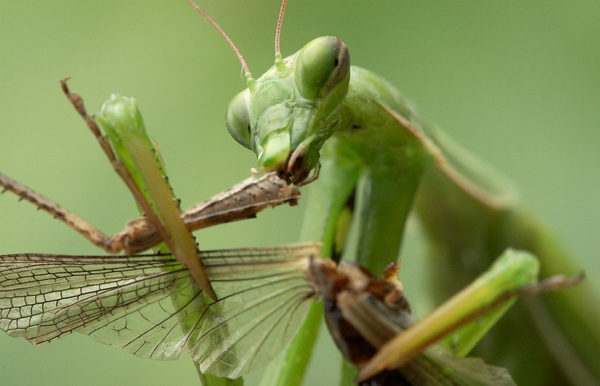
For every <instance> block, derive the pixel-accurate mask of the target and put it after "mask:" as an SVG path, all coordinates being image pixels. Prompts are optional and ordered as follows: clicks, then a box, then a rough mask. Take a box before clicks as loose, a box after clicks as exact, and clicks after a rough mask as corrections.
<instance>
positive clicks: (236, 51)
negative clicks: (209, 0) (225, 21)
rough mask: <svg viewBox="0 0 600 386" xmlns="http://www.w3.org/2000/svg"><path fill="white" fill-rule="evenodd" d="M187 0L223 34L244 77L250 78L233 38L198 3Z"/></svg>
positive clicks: (250, 75) (248, 69)
mask: <svg viewBox="0 0 600 386" xmlns="http://www.w3.org/2000/svg"><path fill="white" fill-rule="evenodd" d="M187 2H188V3H189V4H190V5H191V6H192V7H194V9H195V10H196V11H198V12H200V14H201V15H202V16H203V17H204V18H205V19H206V20H207V21H208V22H209V23H210V24H212V26H213V27H215V29H216V30H217V31H219V33H220V34H221V36H223V38H224V39H225V41H227V43H228V44H229V47H231V49H232V50H233V52H234V53H235V55H236V56H237V57H238V60H239V61H240V63H241V64H242V68H243V69H244V73H245V74H244V75H245V76H246V79H251V78H252V74H251V73H250V68H249V67H248V65H247V64H246V61H245V60H244V56H243V55H242V53H241V52H240V50H238V48H237V47H236V45H235V44H234V43H233V40H231V38H230V37H229V35H227V33H226V32H225V31H223V29H222V28H221V26H219V24H217V22H216V21H214V20H213V18H212V17H210V16H209V15H208V13H207V12H206V11H205V10H204V9H202V8H201V7H200V6H199V5H198V4H196V3H195V2H194V1H193V0H187Z"/></svg>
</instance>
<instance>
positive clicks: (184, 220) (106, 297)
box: [0, 80, 319, 378]
mask: <svg viewBox="0 0 600 386" xmlns="http://www.w3.org/2000/svg"><path fill="white" fill-rule="evenodd" d="M61 85H62V89H63V91H64V93H65V95H66V96H67V97H68V99H69V100H70V101H71V103H72V104H73V106H74V107H75V109H76V110H77V112H78V113H79V114H80V115H81V117H82V118H83V119H84V121H85V122H86V123H87V125H88V127H89V128H90V130H91V131H92V133H93V134H94V136H95V137H96V139H97V140H98V142H99V143H100V145H101V147H102V149H103V150H104V152H105V154H106V155H107V157H108V159H109V161H110V162H111V164H112V165H113V167H114V169H115V170H116V171H117V173H118V174H119V175H120V176H121V178H122V179H123V181H124V182H125V183H126V185H127V186H128V187H129V188H130V191H131V193H132V195H133V196H134V197H135V199H136V201H137V203H138V205H139V206H140V208H141V210H142V211H143V213H144V214H145V216H144V217H139V218H136V219H133V220H131V221H129V222H128V223H127V225H126V228H125V230H124V231H122V232H120V233H118V234H116V235H115V236H113V237H107V236H105V235H104V234H103V233H102V232H100V231H99V230H98V229H96V228H95V227H93V226H92V225H90V224H88V223H87V222H85V221H84V220H82V219H81V218H79V217H78V216H76V215H74V214H73V213H71V212H69V211H68V210H66V209H64V208H62V207H61V206H59V205H58V204H56V203H54V202H52V201H50V200H49V199H47V198H45V197H43V196H41V195H40V194H38V193H36V192H34V191H32V190H31V189H29V188H27V187H26V186H24V185H22V184H20V183H19V182H17V181H15V180H12V179H11V178H9V177H7V176H5V175H3V174H0V185H1V186H2V187H3V188H4V190H5V191H11V192H13V193H15V194H17V195H18V196H19V197H20V198H22V199H24V200H27V201H29V202H31V203H33V204H34V205H36V206H37V207H38V208H39V209H42V210H45V211H47V212H48V213H50V214H51V215H53V216H54V217H55V218H57V219H59V220H61V221H63V222H64V223H65V224H67V225H69V226H70V227H71V228H73V229H74V230H76V231H77V232H78V233H80V234H81V235H82V236H84V237H86V238H87V239H88V240H89V241H91V242H92V243H94V244H95V245H96V246H98V247H101V248H103V249H105V250H106V251H107V252H109V253H116V252H120V251H121V250H124V251H125V252H126V255H127V256H124V257H118V256H108V257H99V256H64V255H44V254H20V255H4V256H1V257H0V272H1V274H0V275H1V277H2V279H1V280H0V328H2V329H3V330H4V331H6V332H8V333H9V334H10V335H12V336H16V337H20V336H23V337H26V338H27V339H28V340H30V341H31V342H32V343H33V344H42V343H47V342H50V341H52V340H55V339H57V338H60V337H61V336H63V335H65V334H69V333H71V332H73V331H80V332H83V333H86V334H88V335H91V336H93V337H95V338H96V339H97V340H99V341H101V342H104V343H107V344H110V345H117V346H122V347H124V348H126V349H127V350H128V351H131V352H132V353H135V354H136V355H138V356H141V357H150V358H155V359H170V358H176V357H179V355H180V353H181V351H182V349H183V348H185V347H188V346H189V348H190V350H192V351H196V353H197V354H196V356H195V358H194V360H195V361H196V363H198V366H199V367H198V369H199V373H200V371H202V372H204V371H205V370H207V371H209V372H210V373H216V374H219V375H221V374H226V375H229V376H230V377H231V378H236V377H237V376H239V375H240V374H243V373H244V372H246V371H248V370H245V369H246V368H249V369H253V368H255V367H257V366H260V365H261V360H262V363H264V361H265V360H268V359H270V358H269V355H270V356H272V355H274V353H277V350H272V348H271V346H273V344H272V342H271V341H270V339H276V341H277V342H280V343H279V344H285V342H286V341H287V340H289V338H290V337H291V336H292V335H293V334H294V332H295V329H294V328H293V325H294V324H295V325H299V324H300V322H301V320H302V318H301V317H296V313H297V312H300V313H302V312H301V311H302V308H301V307H294V308H289V307H288V306H287V304H290V302H289V301H286V300H288V297H287V296H285V294H286V293H290V294H291V296H297V294H298V292H297V291H294V289H295V286H294V285H291V287H290V288H286V287H287V285H288V284H290V283H291V284H293V282H294V279H295V278H296V280H297V277H300V278H302V273H301V272H300V273H294V272H292V273H291V274H290V275H288V274H287V273H286V269H287V270H290V269H291V268H293V261H295V260H297V259H299V258H306V257H310V256H316V255H317V254H318V250H319V245H318V244H305V245H298V246H289V247H288V246H286V247H279V248H271V249H269V248H263V249H241V250H229V251H213V252H205V253H200V252H199V251H198V250H197V247H196V243H195V240H194V239H193V237H192V235H191V231H193V230H196V229H201V228H205V227H208V226H211V225H216V224H221V223H225V222H229V221H235V220H239V219H244V218H250V217H255V216H256V214H257V213H258V212H260V211H261V210H263V209H265V208H267V207H271V206H277V205H281V204H284V203H289V204H291V205H295V204H296V203H297V199H298V198H299V196H300V194H299V192H298V190H297V188H294V187H289V186H288V185H287V184H286V183H285V182H284V181H282V180H281V179H279V178H278V177H277V176H275V175H273V174H267V175H265V176H263V177H262V178H260V179H254V178H251V179H249V180H246V181H244V182H242V183H240V184H238V185H236V186H234V187H233V188H231V189H229V190H227V191H225V192H223V193H221V194H219V195H217V196H215V197H213V198H212V199H209V200H207V201H205V202H203V203H200V204H198V205H195V206H194V207H192V208H190V209H187V210H185V211H182V212H180V210H179V208H178V202H177V201H176V200H174V198H173V193H172V191H171V188H170V185H169V184H168V182H167V179H166V176H165V174H164V165H163V163H162V159H161V157H160V154H159V153H158V149H157V148H156V145H155V144H154V143H153V142H152V141H151V140H150V138H149V137H148V135H147V134H146V131H145V126H144V122H143V120H142V117H141V114H140V112H139V110H138V108H137V104H136V102H135V100H133V99H131V98H124V97H121V96H118V95H113V96H112V97H111V98H110V99H109V100H108V101H107V102H106V103H105V104H104V106H103V108H102V111H101V112H100V113H99V114H98V115H97V116H95V117H92V116H89V115H88V114H87V111H86V109H85V107H84V104H83V100H82V99H81V97H80V96H79V95H78V94H76V93H72V92H71V91H70V90H69V88H68V86H67V81H66V80H62V81H61ZM103 133H106V134H103ZM105 135H106V136H105ZM185 238H188V239H189V241H188V240H186V239H185ZM188 242H191V251H190V250H188V251H185V250H184V248H185V247H186V243H188ZM159 244H160V245H159ZM157 245H158V251H160V252H161V253H162V254H156V255H141V256H132V255H134V254H137V253H139V252H141V251H144V250H147V249H149V248H152V247H154V246H157ZM172 251H178V252H177V253H175V252H172ZM171 255H172V256H173V257H174V259H173V258H171V257H170V256H171ZM201 256H204V257H205V259H206V260H207V261H210V262H211V263H210V271H211V279H210V280H209V278H208V276H207V274H206V272H205V270H204V268H203V265H202V262H203V261H204V259H201ZM288 261H292V263H289V262H288ZM290 264H291V268H290V267H288V266H290ZM265 265H266V266H270V268H269V269H265V268H262V269H260V268H257V267H264V266H265ZM244 266H246V268H244ZM194 270H195V271H196V272H195V273H194ZM232 270H233V271H235V272H233V271H232ZM190 275H191V277H192V278H193V280H191V278H190ZM256 281H258V282H259V284H260V285H256V284H253V283H254V282H256ZM213 282H214V283H220V282H222V284H223V286H222V287H220V288H221V289H222V291H223V293H222V295H221V297H220V298H218V297H217V294H216V293H215V291H214V290H213V287H212V283H213ZM232 282H233V283H234V284H232ZM240 285H241V286H242V287H239V286H240ZM282 285H283V286H284V290H283V291H284V292H283V296H278V297H277V298H276V300H278V301H281V302H282V305H280V304H273V302H272V301H270V298H271V297H272V296H273V291H275V292H277V291H278V290H277V288H278V286H282ZM305 287H306V285H305ZM308 288H309V292H310V289H311V287H310V286H308ZM257 290H258V292H256V291H257ZM279 291H281V290H279ZM261 293H262V295H261ZM300 293H301V294H302V293H303V292H302V291H300ZM264 298H266V300H265V299H264ZM224 299H227V302H226V304H227V307H226V308H224V309H221V307H222V305H224V304H225V302H224ZM291 305H292V306H293V305H294V303H291ZM265 306H266V307H267V308H268V309H265V308H264V307H265ZM261 310H262V311H261ZM288 311H289V312H288ZM231 312H232V313H231ZM228 313H231V314H230V315H228V316H227V320H228V322H227V323H225V324H224V325H223V326H220V327H219V325H220V324H223V323H221V322H220V320H221V318H224V317H225V315H227V314H228ZM213 314H214V316H211V315H213ZM257 314H263V315H259V316H258V317H257ZM240 316H242V319H245V320H241V319H239V318H240ZM246 318H247V319H246ZM272 318H274V319H275V320H276V321H278V322H280V326H281V330H282V331H281V333H276V332H275V331H271V329H270V328H269V329H266V331H268V332H269V333H268V335H267V336H266V337H264V338H263V339H264V341H262V343H263V344H264V346H262V345H258V346H256V345H255V344H254V340H255V339H257V338H258V339H260V335H259V336H254V335H253V331H252V330H250V331H248V332H245V333H243V335H242V336H241V337H236V338H232V339H231V340H232V341H233V342H232V343H228V344H227V347H229V346H236V345H237V347H239V348H241V347H242V346H243V347H246V348H244V349H242V350H241V351H240V350H233V349H232V348H226V349H224V354H223V353H222V354H220V355H218V354H215V353H214V351H215V350H212V348H213V345H215V344H217V342H219V341H221V342H222V341H224V340H227V339H226V338H227V335H228V333H227V331H228V329H229V328H236V329H237V331H236V333H238V334H239V333H240V331H241V330H243V327H242V326H249V325H253V326H256V325H260V324H261V323H268V325H269V326H270V325H271V323H270V322H269V321H271V320H273V319H272ZM208 319H211V320H213V322H212V324H211V323H208V322H206V320H208ZM256 319H258V321H256V322H255V323H252V324H250V323H249V321H252V320H256ZM233 320H240V325H239V326H238V327H236V326H235V323H234V322H233ZM215 324H216V325H217V327H215V326H214V325H215ZM211 326H212V327H211ZM201 329H203V332H201ZM257 330H258V329H257ZM263 330H265V329H263ZM258 331H260V330H258ZM262 334H263V335H264V332H263V333H262ZM224 338H225V339H224ZM240 342H246V343H240ZM248 342H249V343H248ZM261 347H262V348H261ZM265 348H266V349H265ZM265 350H266V352H267V355H266V356H265V355H260V354H257V353H259V352H261V351H263V352H264V351H265ZM242 351H245V352H246V354H242V353H241V352H242ZM269 353H270V354H269ZM228 355H229V356H231V357H232V358H233V357H235V356H236V355H237V357H235V358H236V361H235V362H233V363H236V364H235V365H234V366H237V367H236V368H233V369H232V368H228V367H227V365H225V369H224V370H223V369H221V367H222V366H223V364H230V365H231V364H232V361H231V360H230V359H227V358H224V356H225V357H226V356H228ZM246 355H250V357H251V359H248V360H244V359H243V358H244V356H246ZM200 356H202V359H200ZM240 357H241V359H240ZM259 359H260V360H259ZM238 362H239V364H237V363H238ZM215 366H216V367H218V368H220V370H211V369H212V368H213V367H215ZM219 366H221V367H219ZM238 367H239V368H238ZM199 375H200V376H201V377H203V374H201V373H200V374H199Z"/></svg>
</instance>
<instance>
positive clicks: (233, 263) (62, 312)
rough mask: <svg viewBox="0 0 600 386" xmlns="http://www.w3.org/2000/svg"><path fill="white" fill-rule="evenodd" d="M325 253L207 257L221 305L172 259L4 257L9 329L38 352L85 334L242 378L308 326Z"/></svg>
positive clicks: (1, 301)
mask: <svg viewBox="0 0 600 386" xmlns="http://www.w3.org/2000/svg"><path fill="white" fill-rule="evenodd" d="M318 252H319V245H315V244H304V245H293V246H284V247H276V248H264V249H240V250H225V251H209V252H202V253H201V256H202V259H203V262H204V265H205V268H206V272H207V274H208V276H209V278H210V279H211V281H212V283H213V287H214V289H215V291H216V292H217V294H218V295H219V300H218V301H216V302H213V301H212V300H211V299H210V298H209V297H207V296H206V295H204V293H203V292H202V290H201V289H200V288H199V287H197V286H196V284H195V283H194V282H193V280H192V279H191V277H190V275H189V272H188V271H187V269H185V267H183V266H182V265H180V264H179V263H178V262H177V261H175V260H174V259H172V258H171V257H170V256H160V255H141V256H133V257H124V256H57V255H40V254H21V255H6V256H1V257H0V328H2V329H3V330H4V331H6V332H7V333H8V334H9V335H11V336H17V337H19V336H22V337H25V338H26V339H28V340H29V341H31V342H32V343H33V344H34V345H37V344H43V343H47V342H50V341H52V340H54V339H57V338H60V337H61V336H63V335H65V334H69V333H71V332H73V331H78V332H81V333H84V334H88V335H90V336H92V337H93V338H95V339H97V340H99V341H101V342H103V343H106V344H108V345H112V346H118V347H123V348H125V349H126V350H128V351H130V352H132V353H134V354H135V355H138V356H141V357H146V358H153V359H173V358H177V357H178V356H179V355H180V354H181V351H182V350H183V349H184V348H185V347H186V346H187V347H190V348H192V351H193V352H192V355H193V357H194V359H196V360H198V361H200V363H201V364H202V366H203V367H204V368H206V369H208V372H211V370H214V371H215V372H218V373H219V374H220V375H231V374H241V372H242V371H243V372H247V371H250V370H252V369H255V368H256V367H258V366H260V365H261V364H264V363H265V362H266V361H268V359H269V358H270V357H272V356H274V355H275V354H276V353H277V352H278V351H279V350H280V349H281V348H282V347H283V345H285V343H286V341H283V340H282V339H283V338H286V339H289V337H290V336H291V335H293V333H294V332H295V330H294V328H295V327H296V326H297V325H298V324H299V323H300V322H301V321H302V316H303V313H302V309H303V305H302V303H307V302H306V300H307V299H308V298H310V296H311V295H312V293H313V292H314V290H313V289H312V286H311V285H310V284H309V283H308V282H307V280H306V279H305V269H306V266H307V265H308V257H310V256H316V255H318ZM286 289H287V290H286ZM285 307H288V308H287V309H288V310H294V312H289V311H286V312H282V310H284V309H285ZM271 315H274V316H275V317H273V316H271ZM291 318H293V319H299V320H297V321H296V320H290V319H291ZM276 321H277V322H278V323H283V325H282V326H279V325H278V326H273V325H272V324H271V323H274V322H276ZM240 331H241V332H240ZM229 334H234V335H235V338H232V337H230V336H229ZM271 334H272V335H271ZM259 339H262V342H260V343H258V345H257V344H256V342H257V341H258V340H259ZM224 342H226V347H227V348H226V350H228V351H229V352H230V353H229V354H228V353H223V352H222V350H223V349H224V347H225V346H224ZM261 343H262V344H261ZM261 346H262V347H261ZM203 350H221V351H220V352H219V354H211V353H206V352H203ZM225 369H229V370H225Z"/></svg>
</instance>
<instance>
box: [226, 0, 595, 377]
mask: <svg viewBox="0 0 600 386" xmlns="http://www.w3.org/2000/svg"><path fill="white" fill-rule="evenodd" d="M285 6H286V1H285V0H284V1H283V5H282V8H281V13H280V18H279V23H278V27H277V34H276V39H275V64H274V66H273V67H272V68H271V69H269V70H268V71H267V72H265V73H264V74H263V75H262V76H261V77H259V78H254V77H253V76H252V74H251V73H250V70H249V69H248V67H247V65H246V64H245V62H244V60H243V58H242V57H241V56H240V55H239V54H238V57H239V59H240V62H241V63H242V67H243V68H244V71H245V77H246V79H247V86H248V87H247V88H246V89H245V90H244V91H242V92H240V93H239V94H238V95H237V96H235V97H234V99H233V100H232V101H231V103H230V104H229V108H228V112H227V120H226V124H227V128H228V130H229V132H230V134H231V135H232V136H233V138H234V139H235V140H236V141H237V142H239V143H240V144H241V145H243V146H244V147H246V148H248V149H250V150H252V151H253V152H254V153H255V154H256V156H257V158H258V166H259V167H260V168H261V169H262V170H264V171H268V172H273V171H275V172H278V173H279V174H280V175H282V176H283V177H284V178H286V179H289V180H290V181H292V182H294V183H295V184H298V185H303V184H307V183H310V182H312V181H314V180H317V182H315V183H314V187H313V192H312V199H311V201H310V203H309V206H308V209H307V214H306V220H305V226H304V228H303V237H304V238H306V239H319V240H321V241H322V243H323V251H322V253H323V254H324V255H325V256H327V257H332V258H334V259H336V260H339V259H340V257H341V256H343V255H344V254H345V250H346V249H347V248H348V233H349V232H350V228H351V227H355V228H356V232H357V237H356V238H357V240H356V241H355V242H356V247H355V250H354V251H352V253H350V254H349V255H350V256H351V259H353V260H355V261H356V262H358V263H359V264H360V265H363V266H365V267H367V268H368V269H370V270H372V271H374V272H378V271H382V270H383V268H384V267H385V265H386V264H388V263H389V259H390V257H391V256H397V255H398V254H399V252H400V245H401V241H402V237H403V234H404V225H405V222H406V219H407V218H408V215H409V213H410V212H411V211H412V210H413V207H414V210H415V212H416V214H417V215H418V216H419V218H420V220H421V222H422V223H423V230H424V232H425V234H426V237H427V238H428V239H429V242H430V243H431V244H432V245H431V252H432V255H434V256H435V257H436V264H438V265H439V266H441V267H443V268H444V269H439V266H438V267H437V268H438V270H437V271H436V273H435V275H434V277H435V279H436V281H437V283H436V284H437V285H440V287H442V288H443V287H444V285H445V286H446V288H447V287H451V286H453V285H455V284H456V283H457V282H460V283H462V282H464V281H465V279H466V280H470V279H467V278H472V273H469V271H470V270H471V269H475V271H478V270H480V269H481V265H487V264H489V263H490V262H491V261H492V259H493V258H494V257H495V256H497V255H498V254H499V253H500V252H501V251H502V250H503V249H504V248H507V247H518V248H523V249H527V250H530V251H532V252H534V253H536V254H538V255H540V258H541V261H542V265H543V266H544V268H543V272H545V273H546V274H556V273H558V272H559V271H564V270H572V269H573V267H572V261H571V260H570V257H569V255H568V254H567V253H566V252H565V251H564V250H562V248H561V247H560V245H559V244H558V243H556V242H555V241H554V238H553V236H551V234H550V233H549V231H548V230H547V229H546V228H545V227H544V226H543V225H542V224H541V223H540V222H539V221H538V220H537V219H536V218H535V217H534V216H532V215H531V214H530V213H529V212H528V211H527V210H525V209H523V208H522V207H521V206H520V205H519V204H518V203H517V202H516V201H515V200H514V198H513V197H512V191H511V187H510V185H509V184H507V183H506V182H505V181H504V180H503V178H502V177H501V176H499V175H498V174H497V173H496V172H494V171H493V170H492V169H491V168H489V167H487V166H486V165H484V164H482V163H480V162H479V161H477V160H476V158H475V157H473V156H472V155H470V154H469V153H467V152H466V151H465V150H463V149H462V148H461V147H460V146H459V145H458V144H456V143H455V142H454V141H453V140H451V139H450V138H449V137H448V136H447V135H446V134H444V133H443V132H441V130H440V129H439V128H438V127H436V126H434V125H431V124H429V123H427V122H426V121H425V120H423V119H422V118H421V117H420V115H419V114H418V113H417V112H416V110H415V108H414V106H413V105H412V104H411V103H410V102H408V101H407V100H406V99H405V98H404V97H403V96H402V95H401V94H400V92H399V91H398V90H397V89H396V88H394V87H393V86H392V85H391V84H390V83H388V82H387V81H385V80H384V79H382V78H381V77H379V76H377V75H375V74H374V73H372V72H370V71H368V70H365V69H362V68H360V67H356V66H351V65H350V52H349V49H348V47H347V46H346V44H345V43H344V42H343V41H342V40H341V39H340V38H337V37H333V36H326V37H319V38H316V39H314V40H312V41H311V42H309V43H307V44H306V45H305V46H304V47H303V48H302V49H301V50H300V51H298V52H297V53H296V54H294V55H291V56H288V57H286V58H282V56H281V53H280V50H279V32H280V29H281V21H282V18H283V14H284V10H285ZM234 51H236V53H237V50H235V49H234ZM465 259H470V260H471V261H470V262H465V261H464V260H465ZM594 303H595V298H594V295H593V294H592V292H591V288H579V289H578V290H575V291H572V292H565V293H560V294H554V295H550V296H548V297H547V298H544V299H536V300H534V301H531V302H529V303H528V304H526V306H525V309H522V310H521V314H523V313H526V312H528V313H530V315H531V316H530V321H529V323H530V326H531V327H529V328H535V329H536V330H537V331H538V334H539V335H540V336H539V338H537V339H536V338H531V337H528V340H527V343H525V341H524V340H523V338H522V337H520V336H518V335H516V334H513V333H511V331H514V330H516V329H517V328H518V326H517V324H523V323H525V321H524V320H523V319H522V317H521V318H519V319H518V321H517V322H514V323H512V324H511V323H510V322H506V323H505V325H504V326H503V325H502V324H501V325H500V327H499V329H498V331H497V332H496V334H497V335H496V338H495V344H493V345H492V347H491V348H490V350H491V351H493V353H489V355H496V358H501V357H502V356H505V355H507V354H506V352H504V350H505V349H506V350H512V349H514V348H515V347H519V346H521V348H520V349H519V353H518V354H515V355H514V357H515V358H517V359H516V362H517V363H518V364H517V365H514V366H513V371H514V372H515V373H517V377H518V378H517V379H521V380H522V381H525V380H529V379H531V370H530V369H531V365H530V363H528V361H527V359H528V358H536V362H537V363H536V364H538V365H539V366H540V367H541V368H543V369H544V370H542V371H540V373H539V374H538V375H539V378H538V382H541V383H542V384H545V383H548V382H554V381H556V380H557V379H558V378H557V377H562V378H563V379H564V380H563V381H562V382H565V381H567V380H569V381H570V382H573V383H575V384H581V383H589V384H593V383H594V382H595V379H598V378H600V373H597V369H596V366H595V365H594V363H595V362H596V359H595V358H596V353H595V348H596V347H598V345H599V344H600V340H599V338H600V335H599V334H598V332H597V328H596V327H595V326H597V324H598V322H599V321H600V314H598V313H597V312H596V310H593V311H592V310H590V308H589V305H590V304H594ZM311 311H313V312H315V313H318V312H319V310H318V309H317V308H313V309H312V310H311ZM303 328H304V329H305V331H303V332H301V333H300V336H301V338H297V339H296V340H295V341H294V342H293V343H292V345H291V347H290V349H289V352H288V355H289V358H290V360H291V358H294V360H295V361H296V363H297V362H299V359H298V356H300V355H302V354H303V353H307V352H309V347H310V342H307V341H306V338H305V336H307V335H308V336H310V335H314V334H315V333H316V331H317V329H318V323H317V322H315V321H314V319H311V318H309V320H308V321H307V323H306V324H305V325H304V327H303ZM503 330H504V331H503ZM309 331H310V332H309ZM409 331H410V330H409ZM408 335H409V334H408V333H405V334H404V336H408ZM557 341H558V342H557ZM544 345H545V346H546V348H547V351H546V352H545V353H544V352H540V347H542V346H544ZM399 349H402V350H406V351H409V348H407V347H406V346H404V347H402V345H397V346H396V350H399ZM561 355H564V356H565V357H569V361H568V362H569V365H563V366H561V364H562V359H561ZM367 367H368V365H367ZM285 368H286V367H285V365H282V366H281V370H280V375H279V377H280V378H279V379H280V382H281V384H292V382H295V381H292V379H293V377H292V376H290V377H287V375H286V371H285ZM557 368H560V371H556V369H557ZM363 372H364V371H363V370H361V374H359V377H360V378H362V379H366V378H368V376H367V375H365V374H362V373H363ZM373 374H374V373H372V372H371V373H369V375H371V376H372V375H373ZM528 382H530V381H528Z"/></svg>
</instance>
